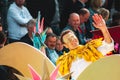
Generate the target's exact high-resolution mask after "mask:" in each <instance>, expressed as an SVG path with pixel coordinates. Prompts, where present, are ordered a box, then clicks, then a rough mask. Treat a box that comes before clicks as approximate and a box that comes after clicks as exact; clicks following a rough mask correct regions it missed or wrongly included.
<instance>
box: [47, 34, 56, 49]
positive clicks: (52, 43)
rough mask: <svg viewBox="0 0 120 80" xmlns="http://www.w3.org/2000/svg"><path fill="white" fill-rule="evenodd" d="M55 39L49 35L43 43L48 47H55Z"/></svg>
mask: <svg viewBox="0 0 120 80" xmlns="http://www.w3.org/2000/svg"><path fill="white" fill-rule="evenodd" d="M56 40H57V39H56V37H52V36H50V37H48V38H47V40H46V42H45V43H46V45H47V47H48V48H50V49H55V46H56Z"/></svg>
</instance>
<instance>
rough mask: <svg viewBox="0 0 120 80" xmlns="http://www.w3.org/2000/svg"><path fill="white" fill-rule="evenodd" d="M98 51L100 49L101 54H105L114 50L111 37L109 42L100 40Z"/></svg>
mask: <svg viewBox="0 0 120 80" xmlns="http://www.w3.org/2000/svg"><path fill="white" fill-rule="evenodd" d="M97 49H98V51H100V52H101V53H102V54H103V55H106V54H107V53H109V52H110V51H113V50H114V41H113V39H112V42H111V43H109V44H108V43H106V42H105V41H104V40H103V41H102V45H101V46H100V47H98V48H97Z"/></svg>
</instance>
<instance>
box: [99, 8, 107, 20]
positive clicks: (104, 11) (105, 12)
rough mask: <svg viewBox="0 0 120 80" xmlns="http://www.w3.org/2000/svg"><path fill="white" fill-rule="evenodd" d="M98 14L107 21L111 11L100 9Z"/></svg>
mask: <svg viewBox="0 0 120 80" xmlns="http://www.w3.org/2000/svg"><path fill="white" fill-rule="evenodd" d="M98 13H99V14H101V16H102V17H103V19H105V18H106V17H107V16H109V10H108V9H106V8H100V9H98Z"/></svg>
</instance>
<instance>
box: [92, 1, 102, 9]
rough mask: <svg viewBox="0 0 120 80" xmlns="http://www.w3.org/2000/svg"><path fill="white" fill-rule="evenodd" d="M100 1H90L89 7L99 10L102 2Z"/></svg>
mask: <svg viewBox="0 0 120 80" xmlns="http://www.w3.org/2000/svg"><path fill="white" fill-rule="evenodd" d="M100 1H101V0H91V2H90V6H91V7H92V8H99V7H100V6H101V4H102V2H100Z"/></svg>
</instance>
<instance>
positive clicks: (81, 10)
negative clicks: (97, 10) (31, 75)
mask: <svg viewBox="0 0 120 80" xmlns="http://www.w3.org/2000/svg"><path fill="white" fill-rule="evenodd" d="M88 12H89V10H87V9H86V8H82V9H80V10H78V12H77V13H78V14H79V15H83V16H84V15H85V14H87V13H88Z"/></svg>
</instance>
